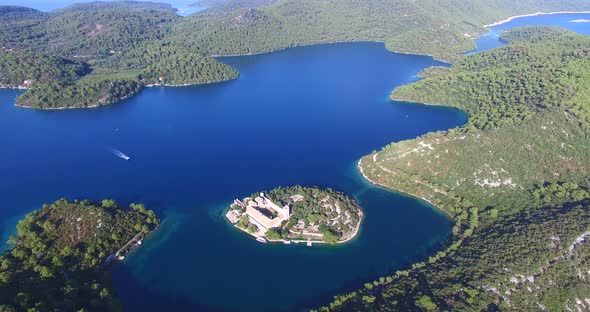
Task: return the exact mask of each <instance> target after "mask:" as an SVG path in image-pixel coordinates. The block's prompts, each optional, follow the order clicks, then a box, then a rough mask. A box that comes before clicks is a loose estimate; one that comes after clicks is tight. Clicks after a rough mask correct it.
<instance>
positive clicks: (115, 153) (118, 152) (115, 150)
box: [105, 145, 131, 160]
mask: <svg viewBox="0 0 590 312" xmlns="http://www.w3.org/2000/svg"><path fill="white" fill-rule="evenodd" d="M105 149H106V150H107V151H109V152H111V153H113V155H115V156H117V157H119V158H122V159H125V160H129V159H131V157H129V156H127V155H125V154H124V153H123V152H121V151H120V150H118V149H116V148H112V147H111V146H108V145H106V146H105Z"/></svg>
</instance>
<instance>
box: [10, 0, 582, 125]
mask: <svg viewBox="0 0 590 312" xmlns="http://www.w3.org/2000/svg"><path fill="white" fill-rule="evenodd" d="M201 5H206V6H211V8H210V9H207V10H204V11H202V12H199V13H196V14H193V15H191V16H187V17H181V16H178V15H177V14H176V10H175V9H174V8H172V7H171V6H170V5H168V4H159V3H152V2H136V1H115V2H92V3H84V4H76V5H72V6H69V7H66V8H63V9H60V10H55V11H52V12H48V13H43V12H40V11H37V10H33V9H28V8H23V7H16V6H0V33H2V34H3V36H0V47H3V48H2V49H3V50H4V51H9V52H13V51H16V52H18V53H27V54H37V55H39V56H35V57H31V56H27V58H45V57H47V56H51V57H55V58H61V61H59V62H64V63H70V64H71V65H72V66H73V65H76V64H78V66H82V67H84V68H85V71H84V72H77V73H76V75H77V76H79V75H86V76H88V77H85V78H84V80H86V81H83V82H79V81H71V79H70V80H68V81H67V82H64V81H59V83H61V84H62V86H63V88H64V89H65V90H66V92H64V94H62V95H60V94H54V93H55V89H56V88H58V87H59V85H58V84H56V83H42V82H43V80H35V77H36V76H42V77H52V76H55V74H56V73H55V72H51V70H53V69H51V65H49V64H50V63H52V62H53V63H54V64H55V62H58V59H54V60H46V61H45V60H44V61H43V62H41V63H40V64H39V65H43V66H46V67H36V68H35V70H32V69H31V68H28V67H30V66H35V64H36V63H30V64H29V65H30V66H28V67H27V66H26V67H25V68H24V69H23V70H21V72H20V73H19V72H17V71H19V69H14V68H13V67H14V66H13V65H11V64H13V63H14V62H13V61H11V60H7V59H6V57H5V56H2V58H0V79H1V81H2V82H0V83H2V84H3V85H5V86H6V84H7V83H6V82H4V81H10V83H9V84H8V86H15V85H18V86H22V82H23V81H25V80H31V81H32V80H35V82H33V83H32V84H30V85H27V86H26V87H34V88H35V90H34V91H33V92H30V93H29V94H28V95H27V98H26V99H24V98H23V99H20V100H19V101H18V104H19V105H23V106H27V107H35V108H67V107H72V108H76V107H93V106H97V105H104V104H110V103H113V102H116V101H118V100H120V99H122V98H125V97H128V96H130V95H133V94H134V93H135V92H137V87H136V85H139V86H140V87H141V86H144V85H153V84H163V85H188V84H197V83H210V82H216V81H223V80H227V79H233V78H235V77H237V75H238V73H237V72H236V71H235V70H234V69H232V68H230V67H229V66H227V65H225V64H222V63H220V62H218V61H216V60H214V59H212V58H210V57H209V56H211V55H235V54H248V53H260V52H267V51H274V50H278V49H283V48H288V47H293V46H297V45H304V44H312V43H326V42H335V41H380V42H385V44H386V47H387V48H388V49H390V50H392V51H399V52H405V53H417V54H429V55H433V56H434V57H436V58H438V59H442V60H446V61H457V60H458V59H460V58H461V57H460V55H459V53H460V52H465V51H468V50H471V49H473V48H475V44H474V43H473V41H472V39H473V38H474V37H475V36H477V35H479V34H480V33H482V32H483V31H484V29H483V28H482V26H483V25H484V24H485V23H489V22H492V21H495V20H498V19H503V18H506V17H508V16H510V15H514V14H522V13H530V12H535V11H539V10H546V11H555V10H590V3H588V2H583V1H574V0H566V1H560V0H542V1H535V2H531V1H525V2H515V1H509V0H494V1H486V0H475V1H470V2H469V3H466V2H465V1H463V0H447V1H444V2H441V1H432V0H424V1H412V2H408V1H405V0H372V1H356V0H338V1H336V0H227V1H218V0H213V1H205V2H203V3H202V4H201ZM11 50H12V51H11ZM73 60H75V61H73ZM79 62H84V63H83V64H79ZM9 68H10V69H9ZM46 69H49V70H50V72H49V73H45V72H44V70H46ZM7 77H8V78H7ZM69 77H70V78H72V77H73V76H71V75H70V76H69ZM87 80H90V81H92V82H91V83H90V82H88V81H87ZM98 80H102V81H100V82H97V81H98ZM81 90H82V91H81ZM84 90H88V91H84ZM111 91H112V92H113V94H110V95H108V96H105V93H104V92H111ZM123 92H125V93H123ZM42 93H48V95H42ZM78 99H80V101H78ZM510 113H511V114H514V115H515V116H517V118H521V117H522V116H521V115H522V114H523V112H520V111H516V112H510Z"/></svg>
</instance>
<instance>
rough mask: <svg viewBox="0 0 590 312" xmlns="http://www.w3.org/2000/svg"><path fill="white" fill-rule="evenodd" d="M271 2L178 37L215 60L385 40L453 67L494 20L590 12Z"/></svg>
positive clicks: (481, 2) (214, 17) (557, 6)
mask: <svg viewBox="0 0 590 312" xmlns="http://www.w3.org/2000/svg"><path fill="white" fill-rule="evenodd" d="M218 2H220V1H215V3H218ZM268 3H270V4H269V5H261V3H260V1H243V0H227V1H222V5H220V4H218V5H217V6H214V7H213V8H212V9H210V10H205V11H203V12H200V13H198V14H194V15H192V16H189V17H186V18H184V19H182V20H181V21H180V23H179V26H178V30H176V31H175V36H181V38H183V39H186V38H189V39H190V40H189V41H186V42H185V43H187V44H192V45H193V46H194V48H199V49H201V51H203V53H207V54H215V55H219V54H222V55H233V54H247V53H259V52H267V51H273V50H277V49H283V48H288V47H291V46H296V45H302V44H312V43H322V42H324V43H325V42H335V41H381V42H385V43H386V45H387V48H388V49H389V50H392V51H399V52H405V53H416V54H428V55H434V56H435V57H436V58H439V59H443V60H449V61H452V60H454V59H456V58H457V57H458V55H457V53H459V52H465V51H469V50H472V49H474V48H475V44H474V43H473V41H472V39H473V38H474V37H476V36H477V35H478V34H480V33H481V32H483V31H484V29H483V28H482V27H483V25H485V24H487V23H491V22H492V21H497V20H501V19H504V18H506V17H508V16H512V15H516V14H524V13H532V12H537V11H560V10H584V9H585V10H589V9H590V3H588V2H583V1H557V0H544V1H534V2H533V1H518V2H515V1H508V0H494V1H485V0H476V1H468V2H466V1H462V0H446V1H432V0H425V1H402V0H373V1H355V0H338V1H336V0H302V1H301V0H298V1H294V0H279V1H268ZM245 4H250V5H251V6H249V7H248V6H246V5H245ZM230 8H231V9H230ZM220 12H221V13H220Z"/></svg>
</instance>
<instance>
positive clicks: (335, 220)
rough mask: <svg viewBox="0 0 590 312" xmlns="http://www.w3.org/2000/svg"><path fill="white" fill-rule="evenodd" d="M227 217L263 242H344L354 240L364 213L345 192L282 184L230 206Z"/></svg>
mask: <svg viewBox="0 0 590 312" xmlns="http://www.w3.org/2000/svg"><path fill="white" fill-rule="evenodd" d="M226 218H227V219H228V220H229V221H230V222H231V223H232V224H234V225H235V226H236V227H237V228H239V229H241V230H242V231H244V232H246V233H248V234H250V235H252V236H254V237H256V239H257V240H258V241H260V242H263V243H265V242H267V241H270V242H283V243H285V244H290V243H306V244H307V245H308V246H311V245H312V244H314V243H318V244H322V243H325V244H341V243H345V242H348V241H350V240H351V239H353V238H354V237H355V236H356V235H357V233H358V231H359V228H360V224H361V221H362V218H363V212H362V210H361V209H360V207H359V205H358V204H357V202H356V201H355V200H353V199H351V198H350V197H348V196H346V195H345V194H344V193H341V192H338V191H334V190H332V189H329V188H328V189H320V188H317V187H302V186H294V187H279V188H275V189H273V190H271V191H268V192H265V193H259V194H254V195H251V196H249V197H246V198H244V199H242V200H240V199H236V200H234V202H233V203H232V204H231V205H230V208H229V210H228V212H227V214H226Z"/></svg>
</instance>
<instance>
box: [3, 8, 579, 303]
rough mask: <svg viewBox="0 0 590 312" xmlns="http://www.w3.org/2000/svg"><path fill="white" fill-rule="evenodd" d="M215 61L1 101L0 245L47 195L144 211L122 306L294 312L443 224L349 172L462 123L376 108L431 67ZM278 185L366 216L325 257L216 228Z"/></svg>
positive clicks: (377, 56) (399, 107) (436, 234)
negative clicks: (133, 92)
mask: <svg viewBox="0 0 590 312" xmlns="http://www.w3.org/2000/svg"><path fill="white" fill-rule="evenodd" d="M541 18H544V17H541ZM585 18H588V15H586V17H585ZM571 24H574V23H571ZM576 25H578V24H576ZM584 25H588V24H584ZM503 26H507V27H509V26H510V24H505V25H503ZM586 27H587V26H586ZM222 61H224V62H226V63H228V64H230V65H232V66H235V67H236V68H237V69H238V70H239V71H240V73H241V76H240V77H239V78H238V79H237V80H234V81H230V82H224V83H219V84H214V85H207V86H193V87H186V88H151V89H147V90H145V91H143V92H142V93H141V94H140V95H138V96H136V97H134V98H131V99H129V100H127V101H124V102H123V103H119V104H117V105H113V106H109V107H105V108H99V109H91V110H70V111H34V110H28V109H22V108H17V107H15V106H14V105H13V104H14V99H15V97H16V96H17V95H18V94H19V91H14V90H0V133H2V134H1V135H0V147H1V149H2V154H0V160H1V161H0V172H1V173H2V174H1V176H0V189H1V190H2V192H1V193H2V199H3V203H4V205H3V207H2V209H1V210H0V220H2V221H4V222H2V223H1V228H0V231H2V233H4V234H3V237H4V238H6V237H7V235H8V234H9V233H11V232H12V231H13V229H14V226H15V222H16V220H18V219H19V218H20V217H22V216H23V215H24V214H26V213H28V212H30V211H31V210H33V209H35V208H39V207H40V206H41V204H42V203H45V202H52V201H54V200H56V199H58V198H60V197H67V198H70V199H74V198H80V199H81V198H90V199H95V200H99V199H102V198H114V199H116V200H118V201H119V202H122V203H130V202H142V203H145V204H146V205H147V206H148V207H149V208H152V209H155V210H156V211H157V212H158V213H159V214H160V215H161V216H162V218H163V224H162V226H161V227H160V229H159V230H158V231H156V232H155V233H153V235H151V236H150V238H149V239H148V240H147V241H146V242H145V243H144V244H143V245H142V247H141V248H139V249H138V250H136V251H135V252H133V253H132V254H131V255H130V256H129V257H128V258H127V259H126V261H125V262H123V263H121V264H120V265H117V266H115V268H114V270H113V277H114V282H115V286H116V288H117V290H118V292H119V294H120V295H121V298H122V299H123V303H124V305H125V307H126V308H128V309H129V310H132V311H136V310H140V309H142V310H148V311H159V310H163V309H169V310H183V309H184V310H196V309H199V308H201V309H213V308H224V309H230V310H269V309H272V308H284V309H289V308H293V307H294V306H309V305H310V304H311V303H315V300H317V299H323V300H325V299H326V298H330V297H331V295H333V294H334V293H336V292H338V291H340V290H345V289H351V288H354V287H358V286H359V285H362V283H363V282H364V281H365V280H368V279H370V278H374V277H377V276H380V275H383V274H385V273H387V272H390V271H392V270H395V269H396V268H400V267H404V266H407V265H408V264H409V263H411V262H412V261H414V260H415V259H416V257H421V256H422V255H423V254H424V252H425V251H427V250H428V249H430V248H436V247H437V246H438V244H440V243H441V242H442V241H443V240H444V239H445V238H446V237H447V236H448V234H449V230H450V227H451V223H450V222H449V220H447V219H446V218H445V217H444V216H443V215H441V214H440V213H439V212H437V211H436V210H434V209H433V208H432V207H430V206H428V205H426V204H424V203H422V202H420V201H418V200H415V199H413V198H409V197H406V196H403V195H399V194H396V193H391V192H386V191H383V190H381V189H378V188H374V187H372V186H370V185H368V184H367V183H366V182H365V181H363V179H362V178H361V177H360V176H359V174H358V170H357V169H356V162H357V160H358V159H359V158H360V157H362V156H363V155H366V154H368V153H369V152H370V151H372V150H375V149H379V148H380V147H382V146H384V145H386V144H388V143H389V142H391V141H399V140H403V139H409V138H414V137H416V136H419V135H421V134H424V133H426V132H430V131H434V130H440V129H448V128H452V127H455V126H458V125H461V124H463V123H464V122H465V121H466V116H465V114H464V113H462V112H459V111H457V110H453V109H449V108H444V107H432V106H423V105H412V104H405V103H393V102H391V101H389V100H388V95H389V93H390V91H391V90H392V89H393V88H394V87H395V86H398V85H402V84H406V83H409V82H412V81H414V80H416V79H417V78H416V74H417V73H418V72H419V71H420V70H422V69H424V68H425V67H428V66H431V65H436V64H437V62H435V61H433V60H432V59H431V58H429V57H423V56H411V55H399V54H393V53H389V52H387V51H386V50H385V49H384V48H383V45H382V44H377V43H348V44H334V45H319V46H309V47H300V48H294V49H289V50H285V51H281V52H276V53H271V54H264V55H256V56H244V57H235V58H224V59H222ZM107 145H108V146H112V147H114V148H117V149H120V150H121V151H123V152H124V153H126V154H128V155H129V156H131V160H130V161H124V160H122V159H120V158H118V157H116V156H114V155H113V154H111V153H110V152H109V151H108V150H107V149H106V148H105V146H107ZM293 184H304V185H320V186H330V187H333V188H336V189H339V190H342V191H345V192H347V193H349V194H350V195H352V196H354V197H355V198H356V199H357V200H358V201H359V202H360V204H361V206H362V208H363V210H364V211H365V220H364V222H363V224H362V228H361V232H360V234H359V236H358V238H357V239H355V240H354V241H352V242H351V243H349V244H345V245H342V246H336V247H323V246H322V247H315V246H314V247H312V248H309V247H304V246H286V245H262V244H259V243H257V242H256V241H254V240H252V239H251V238H250V237H248V236H246V235H244V234H243V233H241V232H238V231H237V230H235V229H234V228H232V227H231V226H230V225H229V224H228V223H227V222H226V221H225V220H224V219H223V214H224V212H225V211H224V210H225V209H226V206H227V205H228V204H229V203H230V202H231V201H232V200H233V199H234V198H236V197H241V196H244V195H247V194H251V193H253V192H257V191H260V190H264V189H269V188H272V187H275V186H278V185H293Z"/></svg>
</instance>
